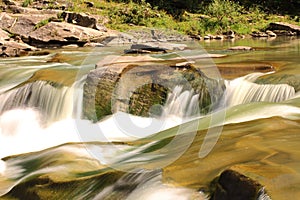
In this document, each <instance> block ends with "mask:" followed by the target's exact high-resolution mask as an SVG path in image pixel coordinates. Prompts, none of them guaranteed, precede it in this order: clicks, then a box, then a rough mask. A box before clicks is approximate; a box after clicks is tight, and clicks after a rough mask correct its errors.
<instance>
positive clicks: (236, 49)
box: [228, 46, 253, 51]
mask: <svg viewBox="0 0 300 200" xmlns="http://www.w3.org/2000/svg"><path fill="white" fill-rule="evenodd" d="M228 50H231V51H249V50H253V48H252V47H248V46H234V47H230V48H228Z"/></svg>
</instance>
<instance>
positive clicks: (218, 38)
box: [215, 35, 224, 40]
mask: <svg viewBox="0 0 300 200" xmlns="http://www.w3.org/2000/svg"><path fill="white" fill-rule="evenodd" d="M215 39H216V40H223V39H224V36H223V35H217V36H216V37H215Z"/></svg>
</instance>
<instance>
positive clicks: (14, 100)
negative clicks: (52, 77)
mask: <svg viewBox="0 0 300 200" xmlns="http://www.w3.org/2000/svg"><path fill="white" fill-rule="evenodd" d="M84 79H85V77H83V78H82V79H81V80H79V81H77V82H75V83H74V84H73V85H72V86H71V87H67V86H62V85H59V84H52V83H48V82H46V81H36V82H33V83H28V84H26V85H23V86H21V87H18V88H15V89H13V90H10V91H7V92H6V93H3V94H1V95H0V99H1V102H0V113H3V112H5V111H8V110H11V109H16V108H33V109H36V110H38V111H39V112H40V113H41V115H42V116H43V120H46V122H47V123H48V122H52V121H57V120H61V119H65V118H72V117H79V116H80V115H81V104H82V85H83V80H84Z"/></svg>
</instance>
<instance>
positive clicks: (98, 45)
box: [84, 42, 104, 47]
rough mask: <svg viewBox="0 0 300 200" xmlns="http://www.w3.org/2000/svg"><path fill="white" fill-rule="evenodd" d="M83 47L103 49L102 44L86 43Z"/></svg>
mask: <svg viewBox="0 0 300 200" xmlns="http://www.w3.org/2000/svg"><path fill="white" fill-rule="evenodd" d="M84 47H104V44H102V43H96V42H88V43H86V44H84Z"/></svg>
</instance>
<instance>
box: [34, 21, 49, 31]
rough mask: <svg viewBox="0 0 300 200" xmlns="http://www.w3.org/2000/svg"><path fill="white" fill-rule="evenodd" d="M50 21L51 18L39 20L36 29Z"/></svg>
mask: <svg viewBox="0 0 300 200" xmlns="http://www.w3.org/2000/svg"><path fill="white" fill-rule="evenodd" d="M50 21H51V20H50V19H44V20H42V21H40V22H38V23H37V24H36V25H35V26H34V29H38V28H41V27H42V26H45V25H47V24H48V23H49V22H50Z"/></svg>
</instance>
